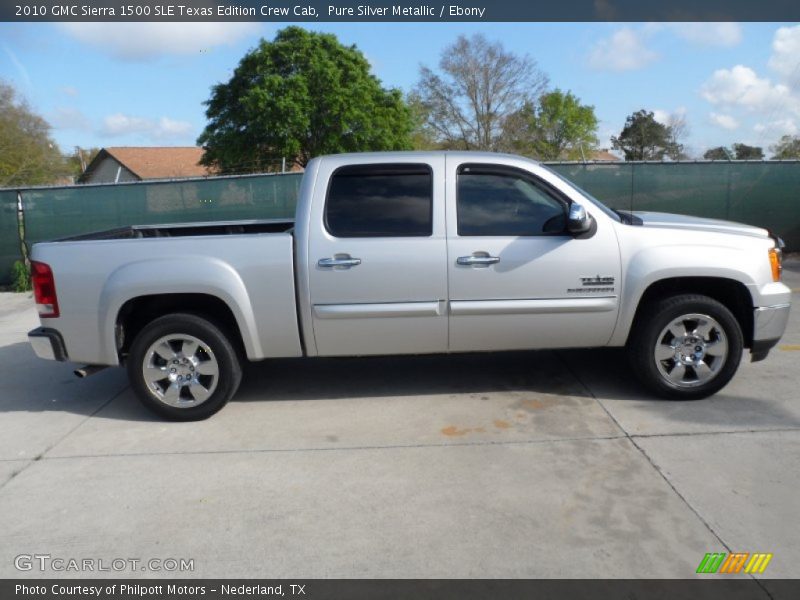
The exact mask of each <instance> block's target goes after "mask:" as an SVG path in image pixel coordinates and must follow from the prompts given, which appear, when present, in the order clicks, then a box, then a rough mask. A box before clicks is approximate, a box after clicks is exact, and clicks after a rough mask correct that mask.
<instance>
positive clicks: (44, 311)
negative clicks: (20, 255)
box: [31, 260, 59, 319]
mask: <svg viewBox="0 0 800 600" xmlns="http://www.w3.org/2000/svg"><path fill="white" fill-rule="evenodd" d="M31 283H32V284H33V296H34V298H36V310H38V311H39V316H40V317H42V318H46V319H55V318H57V317H58V316H59V312H58V298H57V297H56V280H55V278H54V277H53V270H52V269H51V268H50V265H48V264H45V263H42V262H36V261H35V260H33V261H31Z"/></svg>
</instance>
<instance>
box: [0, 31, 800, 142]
mask: <svg viewBox="0 0 800 600" xmlns="http://www.w3.org/2000/svg"><path fill="white" fill-rule="evenodd" d="M299 25H300V26H302V27H307V28H309V29H313V30H315V31H324V32H329V33H334V34H336V35H337V36H338V38H339V40H340V41H341V42H342V43H344V44H347V45H350V44H355V45H356V46H357V47H358V48H359V49H360V50H361V51H362V52H364V54H365V55H366V57H367V58H368V60H369V61H370V63H371V65H372V67H373V71H374V73H375V74H376V75H377V76H378V78H380V79H381V81H382V82H383V84H384V86H386V87H396V88H399V89H401V90H403V91H404V92H408V91H410V90H411V89H412V88H413V87H414V85H415V84H416V82H417V80H418V76H419V67H420V65H427V66H430V67H434V68H435V67H436V65H437V64H438V62H439V59H440V56H441V53H442V50H443V49H444V48H445V47H446V46H448V45H449V44H451V43H452V42H453V41H455V39H456V38H457V37H458V36H459V35H461V34H465V35H471V34H473V33H482V34H484V35H485V36H486V37H487V38H489V39H490V40H496V41H500V42H501V43H502V44H503V45H504V46H505V47H506V49H508V50H510V51H512V52H514V53H517V54H520V55H528V56H530V57H531V58H533V59H535V60H536V62H537V63H538V66H539V68H540V69H541V70H542V71H544V73H545V74H547V76H548V77H549V79H550V87H551V88H560V89H562V90H570V91H572V92H573V93H574V94H575V95H577V96H578V97H579V98H580V99H581V101H582V102H583V103H585V104H591V105H593V106H594V107H595V112H596V114H597V116H598V118H599V120H600V129H599V137H600V141H601V146H609V145H610V141H609V139H610V137H611V136H612V135H617V134H618V133H619V132H620V130H621V129H622V127H623V126H624V123H625V118H626V116H627V115H629V114H631V113H632V112H635V111H637V110H640V109H646V110H650V111H653V112H654V113H655V115H656V118H657V119H659V120H662V121H666V120H667V119H668V118H669V116H670V115H675V114H677V115H682V116H684V118H685V120H686V122H687V123H688V126H689V132H688V135H687V137H686V139H685V140H684V144H685V145H686V147H687V149H688V151H689V153H690V155H692V156H694V157H700V156H702V153H703V152H704V151H705V150H706V149H708V148H710V147H714V146H720V145H725V146H729V145H731V144H732V143H734V142H740V143H746V144H750V145H757V146H762V147H764V149H765V150H767V149H768V148H769V146H771V145H773V144H774V143H775V142H776V141H777V140H778V139H779V138H780V137H781V136H782V135H785V134H790V135H795V134H798V133H800V25H798V24H796V23H743V24H737V23H671V24H667V23H625V24H614V23H423V24H412V23H402V24H401V23H313V24H312V23H301V24H299ZM283 26H284V25H283V24H280V25H279V24H274V23H23V24H16V23H15V24H11V23H2V24H0V79H3V80H5V81H6V82H9V83H11V84H12V85H13V86H14V87H15V88H16V89H17V90H18V92H19V93H20V95H21V96H22V97H24V98H25V99H26V100H27V101H28V103H29V104H30V105H31V107H32V108H33V109H34V110H35V111H37V112H38V113H39V114H41V115H42V116H44V117H45V118H46V119H47V120H48V122H49V123H50V124H51V125H52V127H53V132H52V133H53V137H54V139H55V140H56V142H57V143H58V144H59V146H60V147H61V148H62V150H63V151H65V152H69V151H71V150H72V149H73V148H74V147H75V146H81V147H84V148H86V147H92V146H97V147H103V146H152V145H158V146H180V145H194V144H195V142H196V139H197V136H198V135H199V134H200V133H201V132H202V130H203V128H204V126H205V123H206V119H205V114H204V107H203V102H204V101H205V100H207V99H208V97H209V95H210V89H211V86H213V85H214V84H217V83H220V82H224V81H227V80H228V79H229V78H230V76H231V75H232V72H233V69H234V68H235V67H236V65H237V64H238V62H239V60H240V59H241V58H242V56H243V55H244V54H245V53H246V52H247V51H248V50H249V49H251V48H253V47H254V46H255V45H256V44H257V42H258V40H259V38H261V37H264V38H267V39H270V38H272V37H273V36H274V35H275V32H276V31H277V30H278V29H280V28H281V27H283Z"/></svg>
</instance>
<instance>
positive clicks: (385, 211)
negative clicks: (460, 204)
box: [308, 154, 447, 356]
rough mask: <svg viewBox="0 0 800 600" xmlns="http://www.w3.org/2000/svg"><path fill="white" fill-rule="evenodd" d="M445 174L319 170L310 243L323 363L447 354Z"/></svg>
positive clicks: (410, 165) (395, 168)
mask: <svg viewBox="0 0 800 600" xmlns="http://www.w3.org/2000/svg"><path fill="white" fill-rule="evenodd" d="M423 157H424V158H423ZM387 160H388V161H390V162H387ZM443 174H444V156H443V155H438V156H437V155H427V154H426V155H395V156H394V157H390V158H386V157H384V158H382V159H381V158H378V157H376V158H375V159H372V160H371V161H370V160H369V159H364V162H359V163H358V164H353V161H352V158H349V159H347V158H337V157H331V158H328V159H326V160H325V161H323V162H322V164H321V166H320V171H319V173H318V176H317V182H327V186H326V187H324V189H323V188H321V187H320V185H319V183H318V184H317V187H316V189H315V190H314V202H313V203H312V209H311V215H310V224H311V225H310V227H311V230H310V235H309V242H308V244H309V251H308V257H309V262H310V264H309V265H308V273H309V293H310V296H311V305H312V315H311V317H312V324H313V331H314V341H315V344H316V350H317V353H318V354H319V355H322V356H335V355H366V354H405V353H425V352H444V351H446V350H447V311H446V306H445V304H446V299H447V244H446V238H445V224H444V178H443Z"/></svg>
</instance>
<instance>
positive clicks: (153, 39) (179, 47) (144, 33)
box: [59, 22, 261, 60]
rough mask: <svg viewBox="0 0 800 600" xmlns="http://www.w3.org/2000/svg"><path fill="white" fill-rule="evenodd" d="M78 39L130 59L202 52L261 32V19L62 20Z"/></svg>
mask: <svg viewBox="0 0 800 600" xmlns="http://www.w3.org/2000/svg"><path fill="white" fill-rule="evenodd" d="M59 27H61V28H62V29H64V30H65V31H66V32H67V33H68V34H70V35H71V36H72V37H74V38H75V39H77V40H79V41H81V42H84V43H86V44H89V45H92V46H97V47H98V48H100V50H101V51H105V52H108V53H109V54H111V55H112V56H115V57H117V58H122V59H126V60H144V59H148V58H152V57H155V56H162V55H167V54H173V55H174V54H179V55H187V54H198V53H200V52H204V51H207V50H209V49H210V48H213V47H214V46H222V45H230V44H233V43H235V42H237V41H239V40H240V39H243V38H246V37H250V36H253V35H257V34H258V33H259V31H261V24H260V23H250V22H245V23H238V22H231V23H204V22H199V23H170V22H153V23H98V22H83V23H60V24H59Z"/></svg>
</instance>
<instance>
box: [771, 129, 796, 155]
mask: <svg viewBox="0 0 800 600" xmlns="http://www.w3.org/2000/svg"><path fill="white" fill-rule="evenodd" d="M770 150H772V152H773V153H774V154H773V156H772V158H774V159H776V160H788V159H792V158H798V159H800V136H797V135H795V136H791V135H785V136H783V137H782V138H781V139H780V141H779V142H778V143H777V144H775V145H774V146H772V147H771V148H770Z"/></svg>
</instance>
